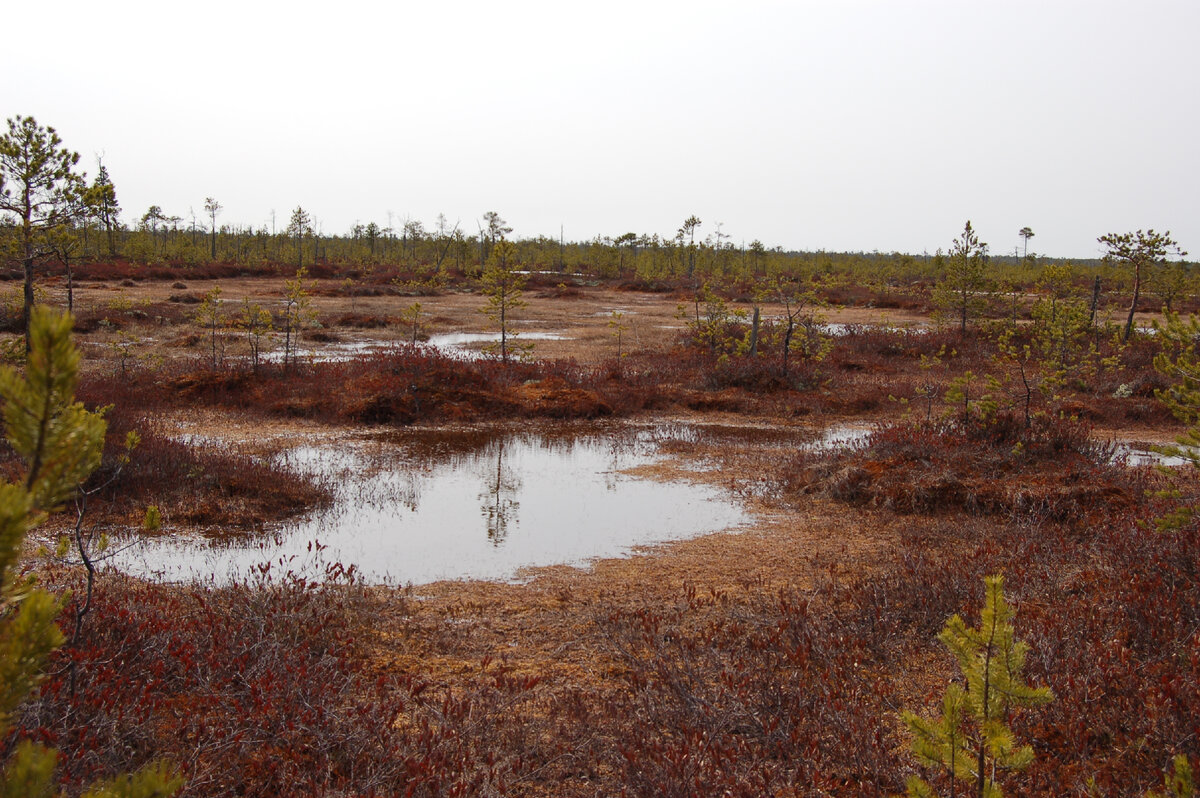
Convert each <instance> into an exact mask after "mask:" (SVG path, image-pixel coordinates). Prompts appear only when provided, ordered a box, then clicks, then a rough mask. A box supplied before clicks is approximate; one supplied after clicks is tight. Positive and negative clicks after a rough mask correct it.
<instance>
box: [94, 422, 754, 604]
mask: <svg viewBox="0 0 1200 798" xmlns="http://www.w3.org/2000/svg"><path fill="white" fill-rule="evenodd" d="M660 443H661V436H660V435H659V434H657V433H656V432H655V431H653V430H649V429H647V430H641V431H638V430H629V429H627V428H620V427H612V428H610V429H604V428H597V427H589V428H586V429H582V430H581V429H579V428H564V429H559V430H557V431H555V432H553V433H549V434H542V433H538V434H535V433H516V434H513V433H508V434H501V433H497V432H495V431H480V430H460V431H440V430H439V431H401V432H390V433H388V434H383V435H375V436H370V437H362V438H357V439H354V440H349V441H343V442H340V443H337V444H329V445H321V446H301V447H297V448H294V449H290V450H288V451H286V452H284V453H283V454H282V455H280V457H281V458H282V460H283V461H284V462H285V464H286V465H287V466H288V467H290V468H293V469H295V470H297V471H300V472H302V473H313V474H322V475H325V476H327V477H331V478H332V480H331V481H333V482H334V483H335V484H337V486H338V487H337V488H336V496H335V499H334V501H333V503H332V504H331V505H330V506H329V507H327V508H325V509H322V510H318V511H316V512H314V513H312V514H310V515H308V516H306V517H304V518H301V519H299V520H297V521H294V522H290V523H286V524H283V525H281V526H280V527H278V528H277V529H273V530H272V532H271V533H268V534H267V535H265V536H256V537H250V538H241V539H237V540H235V541H233V542H229V541H221V542H213V541H208V540H204V539H180V538H179V537H176V536H164V537H161V538H154V539H150V540H148V541H145V542H143V543H139V544H137V545H134V546H133V547H131V548H129V549H127V550H125V551H123V552H122V553H121V554H120V555H119V557H118V558H116V560H115V563H114V564H115V565H116V567H118V568H120V569H121V570H124V571H127V572H131V573H136V574H139V575H143V576H157V577H159V578H162V579H165V580H169V581H179V580H205V579H213V580H215V581H217V582H225V581H228V580H230V579H234V578H237V577H239V576H246V575H250V574H251V573H252V572H253V571H254V570H255V568H256V567H259V566H260V565H261V564H263V563H266V562H270V563H272V569H273V570H276V571H288V570H291V571H295V572H297V573H301V574H303V575H305V576H306V577H308V578H318V577H319V576H320V575H321V574H322V573H323V569H324V567H325V565H326V564H331V563H341V564H342V565H345V566H349V565H354V566H355V567H356V569H357V571H358V573H359V574H361V575H362V576H363V578H364V579H365V580H366V581H368V582H375V583H385V582H386V583H396V584H404V583H408V582H411V583H414V584H421V583H428V582H433V581H437V580H442V579H466V578H470V579H500V580H511V579H516V578H518V577H519V575H520V571H521V569H523V568H527V567H535V566H545V565H554V564H569V565H575V566H586V565H587V564H588V563H589V562H590V561H592V560H594V559H596V558H601V557H615V556H622V555H625V554H628V553H629V552H630V550H631V549H632V548H633V547H636V546H639V545H644V544H653V543H659V542H665V541H670V540H677V539H682V538H689V537H695V536H698V535H703V534H707V533H711V532H717V531H721V530H725V529H730V528H733V527H737V526H739V525H741V524H743V523H745V522H746V521H747V520H748V516H747V514H746V512H745V511H744V509H743V508H742V507H741V505H740V504H738V503H737V502H735V501H734V500H733V499H731V498H730V497H728V496H727V495H725V493H724V492H723V491H721V490H718V489H716V488H712V487H708V486H704V485H699V484H694V483H690V482H664V481H658V480H652V479H644V478H639V477H637V476H635V475H633V474H631V473H627V470H628V469H631V468H635V467H637V466H644V465H649V464H652V463H654V462H655V461H656V460H657V459H658V458H659V456H660V455H659V444H660ZM317 542H319V543H317Z"/></svg>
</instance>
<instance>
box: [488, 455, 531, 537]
mask: <svg viewBox="0 0 1200 798" xmlns="http://www.w3.org/2000/svg"><path fill="white" fill-rule="evenodd" d="M520 490H521V480H520V478H518V477H517V475H516V474H515V473H514V472H513V470H512V469H511V468H508V467H506V466H505V465H504V439H501V440H500V441H499V442H498V443H497V445H496V467H495V469H491V468H489V469H488V472H487V475H486V478H485V482H484V491H483V493H481V494H479V498H480V499H481V500H482V502H483V504H482V505H481V508H480V509H481V510H482V513H483V517H484V520H485V521H486V522H487V536H488V540H490V541H492V545H494V546H499V545H500V544H502V543H503V542H504V540H505V539H506V538H507V537H508V532H509V527H510V526H512V527H514V528H515V527H516V525H517V523H518V521H517V510H518V509H520V507H521V503H520V502H518V501H517V499H516V496H517V494H518V492H519V491H520Z"/></svg>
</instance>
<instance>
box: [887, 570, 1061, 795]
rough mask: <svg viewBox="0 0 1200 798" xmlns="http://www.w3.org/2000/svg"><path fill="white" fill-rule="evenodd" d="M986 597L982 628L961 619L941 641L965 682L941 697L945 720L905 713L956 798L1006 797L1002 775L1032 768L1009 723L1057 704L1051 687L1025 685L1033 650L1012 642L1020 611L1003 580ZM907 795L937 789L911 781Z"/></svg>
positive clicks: (989, 583) (925, 760) (989, 581)
mask: <svg viewBox="0 0 1200 798" xmlns="http://www.w3.org/2000/svg"><path fill="white" fill-rule="evenodd" d="M984 584H985V585H986V587H987V598H986V601H985V603H984V607H983V611H982V613H981V617H980V623H979V628H977V629H972V628H970V627H968V626H967V624H966V622H964V621H963V619H962V618H961V617H959V616H958V615H955V616H954V617H952V618H951V619H950V620H948V621H947V622H946V626H945V628H943V629H942V632H941V634H939V635H938V639H939V640H941V641H942V643H943V644H944V645H945V646H946V648H948V649H950V653H951V654H953V655H954V658H955V659H956V660H958V666H959V669H960V670H961V672H962V680H963V682H964V683H965V685H964V684H960V683H952V684H950V685H949V686H947V688H946V693H945V695H944V696H943V698H942V712H941V715H940V716H939V717H937V718H934V719H927V718H922V717H921V716H919V715H917V714H915V713H913V712H908V711H905V712H903V713H901V717H902V719H903V720H904V723H905V725H906V726H908V728H909V730H910V731H911V732H912V734H913V742H912V748H913V753H915V754H916V756H917V759H918V760H919V761H920V762H921V764H922V765H925V766H928V767H938V766H940V767H944V768H945V769H946V772H947V774H948V775H949V777H950V795H951V796H954V795H955V794H956V786H957V783H958V782H960V781H961V782H963V783H964V784H965V785H966V786H967V787H968V789H969V794H971V795H975V796H978V798H1000V797H1001V796H1002V795H1003V792H1002V791H1001V789H1000V787H999V785H998V784H997V783H996V781H995V777H996V772H997V771H998V770H1002V769H1003V770H1023V769H1025V768H1026V767H1028V766H1029V764H1030V762H1032V761H1033V749H1032V748H1031V747H1030V746H1028V745H1022V746H1019V745H1017V741H1016V738H1015V737H1014V735H1013V732H1012V729H1011V728H1009V725H1008V720H1009V717H1010V715H1011V713H1012V712H1013V711H1014V710H1016V709H1018V708H1023V707H1033V706H1038V705H1040V704H1045V703H1048V702H1049V701H1052V700H1053V698H1054V695H1053V693H1051V692H1050V689H1049V688H1046V687H1031V686H1029V685H1028V684H1026V683H1025V682H1024V681H1023V679H1022V677H1021V671H1022V670H1023V669H1024V667H1025V655H1026V653H1027V652H1028V648H1029V647H1028V646H1027V645H1025V644H1024V643H1021V642H1018V641H1017V640H1016V639H1015V638H1014V636H1013V625H1012V619H1013V612H1012V610H1011V609H1009V607H1008V604H1007V602H1005V600H1004V579H1003V577H1001V576H990V577H987V578H986V579H984ZM908 795H909V796H912V797H913V798H932V796H935V795H937V793H936V792H934V789H933V787H932V786H931V785H930V784H929V783H928V782H926V781H924V780H923V779H921V778H918V777H916V776H913V777H912V778H911V779H909V782H908Z"/></svg>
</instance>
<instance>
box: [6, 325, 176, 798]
mask: <svg viewBox="0 0 1200 798" xmlns="http://www.w3.org/2000/svg"><path fill="white" fill-rule="evenodd" d="M72 323H73V322H72V319H71V317H70V316H69V315H58V314H56V313H54V312H53V311H51V310H48V309H47V308H45V307H42V306H39V307H36V308H34V311H33V315H32V317H31V320H30V328H29V338H30V350H29V355H28V359H27V361H26V364H25V370H24V374H22V373H20V372H18V371H17V370H16V369H13V368H8V367H6V368H3V369H0V398H3V400H4V408H3V419H4V431H5V435H6V437H7V438H8V442H9V444H10V445H11V446H12V447H13V450H14V451H16V452H17V453H18V454H19V455H20V456H21V458H22V459H23V460H24V462H25V466H26V472H25V475H24V478H23V479H21V480H20V481H18V482H14V483H4V484H0V736H6V735H7V734H8V732H9V731H10V729H11V728H12V723H13V719H14V717H15V715H16V713H17V711H18V710H19V708H20V705H21V703H22V702H23V701H24V700H25V699H26V698H27V697H28V696H29V695H30V693H32V692H33V690H34V689H35V688H36V687H37V685H38V683H39V682H40V681H41V679H42V665H43V663H44V662H45V661H46V658H47V657H49V656H50V654H51V653H52V652H53V651H54V650H55V649H56V648H58V647H59V646H60V645H62V643H63V635H62V632H61V631H59V628H58V626H57V625H56V624H55V622H54V621H55V618H56V617H57V615H58V613H59V610H60V609H61V605H60V601H59V600H58V599H57V598H55V597H54V596H52V595H51V594H50V593H48V592H47V591H45V590H42V589H40V588H38V587H36V586H35V585H34V581H33V579H32V578H31V577H22V576H20V572H19V567H18V559H19V557H20V554H21V544H22V542H23V541H24V538H25V533H26V532H27V531H28V530H29V529H30V527H32V526H34V525H36V524H37V523H39V522H40V521H41V520H42V519H43V518H44V517H45V514H46V513H48V512H51V511H53V510H55V509H56V508H58V507H59V506H61V505H62V504H63V502H65V501H66V500H67V499H69V498H70V497H71V496H72V495H73V494H74V492H75V490H76V489H77V487H78V486H79V485H80V484H81V483H82V482H83V481H84V480H86V479H87V478H88V476H89V475H91V473H92V472H93V471H95V470H96V468H98V467H99V465H100V454H101V451H102V449H103V447H104V434H105V432H106V429H107V423H106V422H105V421H104V418H103V417H102V415H101V414H100V413H93V412H90V411H88V410H87V409H85V408H84V407H83V405H82V404H80V403H78V402H76V401H75V384H76V376H77V374H78V369H79V353H78V351H76V349H75V346H74V344H73V343H72V342H71V326H72ZM57 757H58V755H57V752H55V751H54V750H53V749H51V748H47V747H46V746H42V745H37V744H35V743H31V742H29V741H28V740H22V741H21V742H19V743H17V745H16V746H15V747H14V749H13V751H12V753H11V754H10V755H9V757H8V761H7V762H6V763H5V764H4V770H3V774H2V775H0V794H2V795H12V796H17V795H21V796H50V795H52V794H54V793H55V788H54V784H53V778H54V767H55V764H56V761H57ZM180 783H181V782H180V781H179V779H178V778H177V777H175V776H174V775H173V774H172V773H171V772H170V770H169V768H167V767H166V766H164V765H161V764H153V765H150V766H149V767H147V768H144V769H143V770H141V771H139V772H138V773H136V774H134V775H128V776H120V777H117V778H115V779H113V780H112V781H109V782H105V783H101V784H97V785H94V786H93V787H92V788H91V789H90V790H89V791H88V792H87V793H86V796H90V798H116V797H117V796H123V797H125V798H135V797H137V798H151V796H167V795H172V794H173V793H174V792H175V791H176V790H178V788H179V786H180Z"/></svg>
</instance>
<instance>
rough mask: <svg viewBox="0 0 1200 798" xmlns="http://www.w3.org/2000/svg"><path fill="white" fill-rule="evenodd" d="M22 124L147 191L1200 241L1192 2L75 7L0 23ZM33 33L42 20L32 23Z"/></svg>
mask: <svg viewBox="0 0 1200 798" xmlns="http://www.w3.org/2000/svg"><path fill="white" fill-rule="evenodd" d="M4 24H5V28H6V35H5V37H4V44H3V53H4V67H3V69H2V71H0V112H3V115H4V116H5V117H11V116H16V115H32V116H34V117H36V118H37V119H38V121H39V122H41V123H42V124H46V125H52V126H54V127H56V128H57V129H58V132H59V134H60V135H61V136H62V138H63V140H64V142H65V144H66V145H67V146H69V147H70V148H71V149H73V150H76V151H78V152H80V153H81V154H82V155H83V163H84V165H85V166H86V168H87V171H88V174H89V178H90V177H91V176H94V175H95V173H96V165H95V157H96V155H99V154H102V155H103V157H104V162H105V164H106V165H107V167H108V169H109V172H110V174H111V176H112V178H113V181H114V182H115V184H116V187H117V196H118V199H119V201H120V202H121V205H122V207H123V209H124V218H125V220H126V221H127V222H130V223H132V222H135V221H136V220H137V219H138V218H139V217H140V216H141V215H142V214H143V213H144V212H145V210H146V208H147V207H148V206H150V205H151V204H157V205H161V206H162V207H163V209H164V211H165V212H167V213H168V214H177V215H181V216H184V217H188V216H189V215H190V212H191V211H194V212H195V213H196V215H197V216H198V217H200V216H203V205H204V199H205V197H208V196H212V197H215V198H217V199H218V200H219V201H220V202H221V203H222V204H223V205H224V208H225V210H224V212H223V213H222V215H221V216H220V217H219V219H218V223H238V224H248V225H254V226H261V225H263V224H267V225H269V224H270V219H271V213H272V210H274V212H275V214H276V217H277V220H278V221H277V224H278V225H279V226H280V227H282V226H284V225H285V224H286V221H287V217H288V216H289V214H290V212H291V210H292V209H293V208H294V207H296V206H297V205H302V206H303V207H304V208H305V209H307V210H309V211H310V212H311V213H312V214H313V216H314V217H315V218H316V219H317V220H318V222H319V224H320V226H321V229H322V230H323V232H326V233H344V232H346V231H348V230H349V228H350V227H351V226H352V225H353V224H354V223H355V222H356V221H361V222H363V223H366V222H369V221H375V222H377V223H378V224H380V225H381V226H385V225H387V223H388V214H389V211H390V212H391V214H392V217H391V218H392V221H393V223H394V224H396V225H397V226H398V225H399V224H400V223H401V222H402V221H403V220H404V219H405V218H411V219H415V220H419V221H421V222H422V223H423V224H425V226H426V227H427V228H428V227H432V225H433V222H434V219H435V218H436V216H437V214H438V213H439V212H442V213H445V214H446V216H447V217H448V219H449V220H450V222H451V223H453V222H455V221H459V222H460V224H461V226H462V228H463V229H464V230H465V231H466V232H468V233H474V232H475V231H476V229H477V228H476V224H477V222H478V220H479V218H480V217H481V216H482V214H483V213H484V212H485V211H488V210H496V211H498V212H499V213H500V214H501V215H502V216H503V217H504V218H505V219H507V220H508V222H509V223H510V224H511V225H512V226H513V227H514V228H515V231H516V235H518V236H534V235H539V234H541V235H547V236H551V237H555V238H557V236H558V234H559V229H560V225H561V226H562V228H563V230H564V231H565V235H566V237H567V239H568V240H584V239H590V238H592V237H594V236H597V235H601V236H603V235H610V236H617V235H620V234H621V233H624V232H628V231H632V232H636V233H658V234H660V235H665V236H671V235H673V234H674V232H675V230H676V229H677V228H678V227H679V226H680V223H681V222H682V221H683V220H684V219H685V218H686V217H687V216H689V215H691V214H695V215H697V216H699V217H700V219H701V220H702V222H703V224H702V225H701V227H700V228H699V233H700V234H701V235H712V234H713V233H714V232H715V231H716V224H717V223H718V222H720V223H722V225H723V226H722V232H723V233H724V234H726V235H729V236H731V240H732V241H733V242H734V243H741V242H742V241H745V242H747V243H748V242H749V241H751V240H752V239H755V238H757V239H760V240H762V241H763V242H764V243H765V244H767V245H768V246H782V247H784V248H788V249H807V250H814V249H827V250H851V251H859V250H861V251H872V250H880V251H885V252H886V251H892V250H900V251H906V252H913V253H920V252H923V251H929V252H933V251H934V250H936V249H937V248H939V247H941V248H947V247H948V246H949V244H950V243H951V241H952V240H953V239H954V237H955V236H956V235H958V233H959V232H960V231H961V230H962V226H963V222H964V221H966V220H967V219H970V220H972V222H973V223H974V226H975V228H976V230H977V231H978V232H979V234H980V238H981V239H982V240H984V241H986V242H988V243H989V244H990V245H991V248H992V251H993V253H997V254H1000V253H1004V252H1009V253H1011V252H1012V251H1013V248H1014V247H1017V246H1019V245H1020V243H1021V241H1020V237H1019V236H1018V235H1017V231H1018V230H1019V229H1020V228H1021V227H1024V226H1026V225H1028V226H1030V227H1032V228H1033V231H1034V233H1035V237H1034V238H1033V240H1032V241H1031V242H1030V249H1031V250H1033V251H1037V252H1040V253H1044V254H1047V255H1052V256H1061V257H1092V256H1095V255H1097V254H1098V253H1099V246H1098V244H1097V243H1096V238H1097V236H1100V235H1102V234H1104V233H1108V232H1124V231H1128V230H1135V229H1138V228H1147V227H1153V228H1155V229H1157V230H1160V231H1161V230H1165V229H1169V230H1171V231H1172V233H1173V234H1174V237H1175V238H1176V239H1177V240H1178V241H1179V242H1180V244H1181V246H1183V248H1184V249H1188V250H1190V251H1191V252H1192V253H1193V256H1195V255H1196V254H1197V253H1200V213H1198V211H1200V203H1198V200H1197V177H1198V175H1200V156H1198V155H1197V150H1198V147H1197V141H1200V136H1198V130H1197V122H1200V64H1198V55H1197V53H1198V52H1200V47H1198V44H1200V42H1198V38H1200V2H1197V0H1140V2H1137V3H1134V2H1131V0H1122V1H1121V2H1114V1H1113V0H1078V1H1077V2H1076V1H1071V2H1068V1H1066V0H1037V1H1032V0H1031V1H1029V2H1026V1H1025V0H1013V1H1010V2H1001V1H1000V0H992V2H981V1H977V0H914V1H911V2H910V1H903V2H902V1H901V0H828V2H809V1H807V0H801V1H798V2H765V1H763V0H742V2H739V3H736V4H735V3H732V2H705V1H704V0H693V1H692V2H686V3H684V2H658V1H657V0H641V2H625V0H609V2H603V3H575V2H569V1H567V0H558V1H557V2H531V1H530V0H510V2H496V1H495V0H491V1H490V2H476V1H475V0H439V1H435V0H428V1H427V2H422V3H415V2H407V1H405V0H400V1H398V2H397V1H396V0H393V1H392V2H388V3H383V2H364V1H363V0H342V1H341V2H322V3H310V2H289V3H274V2H272V3H265V2H255V1H254V0H243V1H242V2H226V0H215V1H214V2H207V3H187V4H183V3H173V2H163V1H162V0H155V2H127V1H126V0H113V1H112V2H95V0H88V2H77V1H76V0H67V2H56V3H53V4H48V3H18V4H13V5H12V7H11V8H7V9H6V10H5V23H4ZM14 32H20V34H21V35H16V34H15V33H14Z"/></svg>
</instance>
